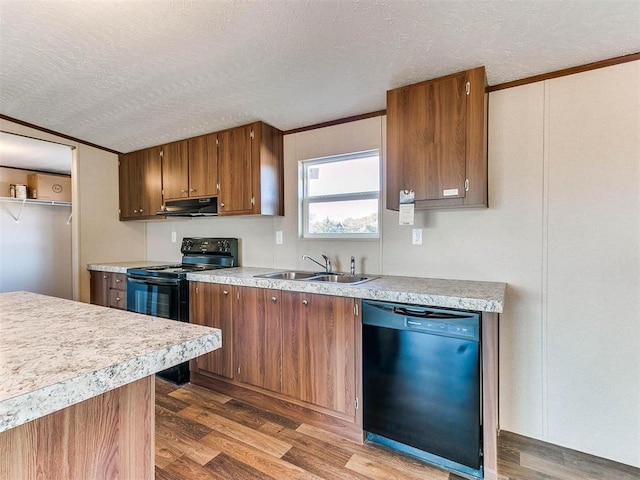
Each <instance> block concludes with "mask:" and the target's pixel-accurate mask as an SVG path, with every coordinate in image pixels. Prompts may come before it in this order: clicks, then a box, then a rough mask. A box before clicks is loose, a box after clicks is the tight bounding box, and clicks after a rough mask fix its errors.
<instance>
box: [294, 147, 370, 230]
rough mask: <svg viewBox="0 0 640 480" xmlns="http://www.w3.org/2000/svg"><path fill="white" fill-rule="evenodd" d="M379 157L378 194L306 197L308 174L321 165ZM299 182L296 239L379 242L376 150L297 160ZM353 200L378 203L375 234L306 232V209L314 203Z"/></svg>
mask: <svg viewBox="0 0 640 480" xmlns="http://www.w3.org/2000/svg"><path fill="white" fill-rule="evenodd" d="M372 156H377V157H378V190H371V191H367V192H351V193H338V194H331V195H315V196H309V195H308V194H307V190H308V183H307V182H308V171H309V168H311V167H313V166H314V165H324V164H328V163H338V162H344V161H348V160H356V159H359V158H367V157H372ZM298 172H299V175H298V179H299V188H298V191H299V201H298V207H299V212H300V215H299V229H298V230H299V237H300V238H301V239H306V240H318V239H341V240H379V239H380V236H381V230H382V218H381V214H382V178H381V172H382V159H381V156H380V149H379V148H372V149H369V150H362V151H357V152H351V153H341V154H336V155H328V156H326V157H318V158H310V159H306V160H300V161H299V162H298ZM354 200H377V204H378V208H377V220H378V231H377V232H375V233H310V232H309V205H310V204H316V203H331V202H338V201H354Z"/></svg>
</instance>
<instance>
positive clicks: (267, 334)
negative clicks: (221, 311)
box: [233, 287, 282, 392]
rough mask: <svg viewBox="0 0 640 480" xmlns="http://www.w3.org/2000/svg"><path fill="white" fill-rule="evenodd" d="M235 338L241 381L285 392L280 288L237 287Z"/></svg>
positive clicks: (235, 293)
mask: <svg viewBox="0 0 640 480" xmlns="http://www.w3.org/2000/svg"><path fill="white" fill-rule="evenodd" d="M234 296H235V302H234V305H233V317H234V322H233V338H234V359H235V365H236V371H235V373H234V377H235V378H236V380H239V381H240V382H244V383H248V384H250V385H255V386H257V387H262V388H266V389H268V390H272V391H274V392H281V391H282V375H281V371H282V322H281V318H280V312H281V310H280V298H281V293H280V290H270V289H263V288H253V287H234Z"/></svg>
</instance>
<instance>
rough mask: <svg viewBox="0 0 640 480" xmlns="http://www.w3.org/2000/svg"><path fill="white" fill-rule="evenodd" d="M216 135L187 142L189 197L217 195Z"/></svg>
mask: <svg viewBox="0 0 640 480" xmlns="http://www.w3.org/2000/svg"><path fill="white" fill-rule="evenodd" d="M217 137H218V136H217V134H215V133H212V134H209V135H201V136H199V137H196V138H192V139H190V140H189V196H190V197H210V196H213V195H217V194H218V188H217V184H218V152H217V144H216V141H217Z"/></svg>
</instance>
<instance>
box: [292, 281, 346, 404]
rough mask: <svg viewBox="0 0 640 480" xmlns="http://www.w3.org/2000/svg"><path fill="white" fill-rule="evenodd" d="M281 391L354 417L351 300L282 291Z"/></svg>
mask: <svg viewBox="0 0 640 480" xmlns="http://www.w3.org/2000/svg"><path fill="white" fill-rule="evenodd" d="M282 311H283V312H286V314H284V315H283V316H282V338H283V342H282V346H283V348H282V390H283V393H284V394H286V395H290V396H292V397H294V398H298V399H300V400H303V401H305V402H309V403H312V404H314V405H320V406H322V407H326V408H329V409H331V410H336V411H338V412H341V413H344V414H347V415H355V398H356V392H355V388H356V386H355V378H356V377H355V375H356V373H355V358H354V357H355V355H354V345H355V343H356V342H355V328H354V322H355V315H354V300H353V298H346V297H334V296H327V295H313V294H308V293H298V292H283V296H282Z"/></svg>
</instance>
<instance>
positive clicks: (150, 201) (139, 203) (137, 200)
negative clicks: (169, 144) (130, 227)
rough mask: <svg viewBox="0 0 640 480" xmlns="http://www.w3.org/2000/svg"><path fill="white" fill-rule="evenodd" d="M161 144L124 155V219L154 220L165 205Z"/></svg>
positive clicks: (121, 160) (121, 191)
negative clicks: (163, 199)
mask: <svg viewBox="0 0 640 480" xmlns="http://www.w3.org/2000/svg"><path fill="white" fill-rule="evenodd" d="M160 152H161V149H160V147H153V148H147V149H144V150H138V151H136V152H131V153H127V154H124V155H120V158H119V197H120V220H151V219H157V218H161V217H158V216H156V212H159V211H160V210H161V208H162V166H161V159H160Z"/></svg>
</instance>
